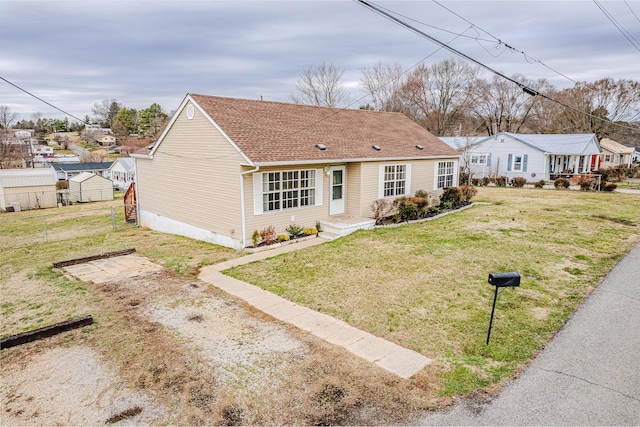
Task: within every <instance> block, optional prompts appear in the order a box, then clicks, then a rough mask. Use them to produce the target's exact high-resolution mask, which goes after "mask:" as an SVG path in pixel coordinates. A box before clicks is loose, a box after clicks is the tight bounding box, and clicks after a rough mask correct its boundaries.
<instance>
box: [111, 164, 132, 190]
mask: <svg viewBox="0 0 640 427" xmlns="http://www.w3.org/2000/svg"><path fill="white" fill-rule="evenodd" d="M109 176H110V178H111V181H112V182H113V186H114V187H115V188H117V189H118V190H123V191H126V190H127V189H128V188H129V186H130V185H131V183H132V182H133V181H134V180H135V179H136V164H135V161H134V160H133V159H132V158H131V157H120V158H118V159H116V161H115V162H113V164H112V165H111V167H110V168H109Z"/></svg>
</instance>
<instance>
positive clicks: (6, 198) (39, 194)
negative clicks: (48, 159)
mask: <svg viewBox="0 0 640 427" xmlns="http://www.w3.org/2000/svg"><path fill="white" fill-rule="evenodd" d="M57 181H58V180H57V179H56V173H55V171H54V170H53V169H52V168H50V167H49V168H28V169H0V209H3V210H5V211H6V210H13V211H19V210H27V209H41V208H53V207H56V206H57V205H58V201H57V197H56V182H57ZM8 208H9V209H8Z"/></svg>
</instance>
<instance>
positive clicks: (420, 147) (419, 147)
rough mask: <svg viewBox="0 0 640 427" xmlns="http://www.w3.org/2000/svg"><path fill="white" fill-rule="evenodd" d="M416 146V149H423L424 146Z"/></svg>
mask: <svg viewBox="0 0 640 427" xmlns="http://www.w3.org/2000/svg"><path fill="white" fill-rule="evenodd" d="M416 148H417V149H418V150H424V147H423V146H422V145H416Z"/></svg>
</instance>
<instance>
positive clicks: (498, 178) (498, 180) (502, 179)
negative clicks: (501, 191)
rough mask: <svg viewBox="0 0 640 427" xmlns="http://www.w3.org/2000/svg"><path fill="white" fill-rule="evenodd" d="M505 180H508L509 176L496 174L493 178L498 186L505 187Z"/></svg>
mask: <svg viewBox="0 0 640 427" xmlns="http://www.w3.org/2000/svg"><path fill="white" fill-rule="evenodd" d="M507 181H509V178H507V177H506V176H496V179H495V183H496V185H497V186H498V187H506V186H507Z"/></svg>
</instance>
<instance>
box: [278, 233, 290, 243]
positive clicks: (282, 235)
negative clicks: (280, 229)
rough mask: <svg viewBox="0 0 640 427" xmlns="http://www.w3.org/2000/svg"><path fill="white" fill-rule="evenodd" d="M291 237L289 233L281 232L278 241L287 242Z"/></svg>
mask: <svg viewBox="0 0 640 427" xmlns="http://www.w3.org/2000/svg"><path fill="white" fill-rule="evenodd" d="M290 238H291V237H289V235H288V234H287V233H280V234H278V242H286V241H287V240H289V239H290Z"/></svg>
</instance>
